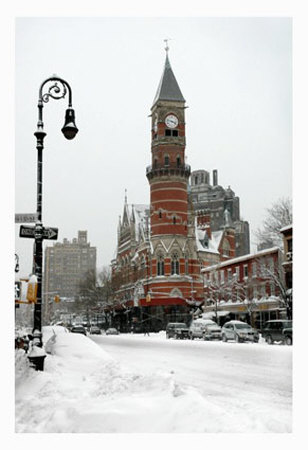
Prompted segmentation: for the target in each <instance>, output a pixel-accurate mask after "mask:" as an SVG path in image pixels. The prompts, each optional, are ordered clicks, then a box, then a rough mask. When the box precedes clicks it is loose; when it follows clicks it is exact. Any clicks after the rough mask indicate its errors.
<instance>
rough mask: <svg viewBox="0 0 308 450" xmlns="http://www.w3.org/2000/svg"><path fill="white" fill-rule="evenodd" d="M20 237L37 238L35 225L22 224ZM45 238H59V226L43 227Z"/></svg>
mask: <svg viewBox="0 0 308 450" xmlns="http://www.w3.org/2000/svg"><path fill="white" fill-rule="evenodd" d="M19 237H25V238H32V239H34V238H35V227H31V226H26V225H21V226H20V229H19ZM42 237H43V239H53V240H57V239H58V228H43V236H42Z"/></svg>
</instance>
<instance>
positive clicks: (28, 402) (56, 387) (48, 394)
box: [15, 327, 244, 433]
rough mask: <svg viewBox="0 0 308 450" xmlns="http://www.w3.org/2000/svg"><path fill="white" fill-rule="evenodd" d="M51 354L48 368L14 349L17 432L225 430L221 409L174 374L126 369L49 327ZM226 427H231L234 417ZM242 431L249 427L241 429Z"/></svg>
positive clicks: (80, 337) (86, 340)
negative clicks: (34, 366)
mask: <svg viewBox="0 0 308 450" xmlns="http://www.w3.org/2000/svg"><path fill="white" fill-rule="evenodd" d="M43 333H44V334H43V341H44V342H45V349H46V351H47V352H48V356H47V358H46V360H45V370H44V371H43V372H39V371H38V372H37V371H34V370H33V369H31V368H30V367H29V364H28V361H27V356H26V354H25V353H24V351H23V350H18V351H16V358H15V361H16V387H15V391H16V424H15V429H16V432H18V433H23V432H24V433H91V432H92V433H136V432H137V433H138V432H139V433H147V432H165V433H171V432H206V431H211V432H219V431H221V424H222V423H221V422H217V421H216V420H214V419H213V418H212V417H213V413H214V417H215V416H217V414H221V413H222V411H221V410H220V411H215V409H217V407H216V406H213V405H212V404H211V402H210V401H209V400H207V399H205V398H204V397H202V396H201V395H200V394H199V393H198V391H197V390H195V389H193V388H184V387H183V386H180V385H178V384H177V383H176V382H175V381H174V379H173V374H172V373H160V374H157V373H153V374H142V375H141V374H140V373H134V372H129V371H126V370H124V368H122V367H121V366H120V365H119V363H117V362H116V361H115V360H114V359H113V358H111V357H110V356H109V355H108V354H107V353H106V352H105V351H104V350H102V349H101V348H100V347H99V346H98V345H97V344H95V343H94V342H93V341H92V340H91V339H89V338H88V337H86V336H83V335H81V334H73V333H67V332H65V329H62V328H61V327H57V328H55V327H52V328H50V327H49V328H47V329H43ZM228 423H229V425H228V426H227V427H226V426H225V424H224V426H223V427H224V431H230V432H232V429H233V425H232V420H229V422H228ZM243 431H244V430H243Z"/></svg>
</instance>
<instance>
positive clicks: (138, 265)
mask: <svg viewBox="0 0 308 450" xmlns="http://www.w3.org/2000/svg"><path fill="white" fill-rule="evenodd" d="M185 108H186V106H185V99H184V97H183V95H182V92H181V90H180V88H179V85H178V83H177V80H176V78H175V76H174V73H173V71H172V68H171V65H170V61H169V57H168V52H167V54H166V60H165V65H164V70H163V74H162V77H161V80H160V83H159V86H158V89H157V92H156V95H155V98H154V101H153V105H152V108H151V165H149V166H148V167H147V168H146V176H147V179H148V183H149V186H150V203H149V205H139V204H136V205H131V204H128V203H127V199H126V197H125V203H124V208H123V214H122V217H121V218H120V221H119V226H118V243H117V251H116V257H115V258H114V260H113V261H112V264H111V266H112V285H113V290H114V297H115V302H117V304H118V311H117V313H116V317H115V324H116V325H117V326H118V327H119V328H120V329H122V330H123V331H124V330H127V329H129V328H130V327H131V326H134V327H143V326H145V325H146V326H147V327H149V328H150V329H152V330H158V329H164V328H165V326H166V323H168V322H170V321H180V322H187V323H188V322H189V321H190V320H191V317H192V314H193V311H194V309H195V308H196V307H198V306H199V305H201V304H202V303H203V301H204V286H203V276H202V273H201V269H202V268H203V267H206V266H208V265H210V264H214V263H218V262H219V261H222V260H225V259H226V258H230V257H234V256H235V238H234V236H235V229H234V226H233V225H232V224H231V221H230V213H229V212H228V211H226V213H225V215H224V226H223V227H222V228H221V229H220V230H216V231H211V223H210V222H209V221H208V217H207V216H202V217H201V216H200V217H197V216H196V214H195V211H194V207H193V204H192V201H191V197H190V195H189V177H190V174H191V169H190V166H189V165H188V164H186V162H185V157H186V155H185V150H186V122H185ZM117 322H118V323H117Z"/></svg>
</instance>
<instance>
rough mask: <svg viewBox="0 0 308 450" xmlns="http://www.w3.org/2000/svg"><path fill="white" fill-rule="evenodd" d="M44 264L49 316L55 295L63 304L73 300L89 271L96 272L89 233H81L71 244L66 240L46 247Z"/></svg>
mask: <svg viewBox="0 0 308 450" xmlns="http://www.w3.org/2000/svg"><path fill="white" fill-rule="evenodd" d="M44 254H45V264H44V291H43V296H44V305H45V308H44V311H45V315H46V316H48V314H49V312H50V311H49V310H50V308H49V307H48V305H49V306H50V305H51V304H52V302H53V299H54V297H55V295H58V296H59V297H60V299H61V300H62V301H65V300H66V301H69V300H73V299H74V297H75V296H76V295H77V294H78V290H79V285H80V282H81V281H82V279H83V278H84V277H85V275H86V274H87V273H88V272H89V271H96V247H92V246H91V245H90V242H88V241H87V231H78V237H77V238H74V239H73V240H72V241H71V242H70V241H69V240H68V239H63V242H62V243H60V242H56V243H54V244H53V246H52V247H46V249H45V251H44Z"/></svg>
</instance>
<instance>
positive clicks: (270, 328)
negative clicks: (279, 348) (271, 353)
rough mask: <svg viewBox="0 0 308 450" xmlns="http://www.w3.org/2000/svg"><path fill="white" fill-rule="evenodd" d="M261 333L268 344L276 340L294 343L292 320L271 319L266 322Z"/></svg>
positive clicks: (289, 343) (288, 343)
mask: <svg viewBox="0 0 308 450" xmlns="http://www.w3.org/2000/svg"><path fill="white" fill-rule="evenodd" d="M261 333H262V336H263V337H264V339H265V340H266V342H267V343H268V344H273V343H274V342H275V341H280V342H283V343H285V344H287V345H292V342H293V324H292V320H269V321H268V322H266V323H265V326H264V328H263V330H262V332H261Z"/></svg>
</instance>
